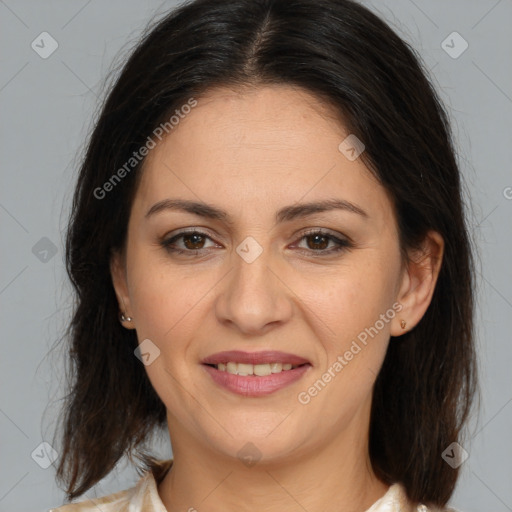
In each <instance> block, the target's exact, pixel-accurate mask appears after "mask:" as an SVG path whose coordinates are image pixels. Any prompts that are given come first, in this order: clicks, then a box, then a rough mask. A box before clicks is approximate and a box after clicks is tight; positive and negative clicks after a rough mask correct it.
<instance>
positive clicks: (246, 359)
mask: <svg viewBox="0 0 512 512" xmlns="http://www.w3.org/2000/svg"><path fill="white" fill-rule="evenodd" d="M230 361H232V362H234V363H244V364H265V363H283V364H285V363H289V364H293V365H295V364H306V363H309V361H308V360H307V359H304V358H303V357H299V356H297V355H295V354H287V353H286V352H278V351H275V350H264V351H261V352H244V351H242V350H228V351H226V352H218V353H217V354H212V355H211V356H208V357H206V358H205V359H203V363H204V364H219V363H229V362H230ZM286 371H292V370H286ZM275 375H279V374H275ZM258 378H259V379H261V378H263V377H258Z"/></svg>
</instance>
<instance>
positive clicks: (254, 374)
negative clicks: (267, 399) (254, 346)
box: [202, 351, 312, 397]
mask: <svg viewBox="0 0 512 512" xmlns="http://www.w3.org/2000/svg"><path fill="white" fill-rule="evenodd" d="M202 365H203V367H204V368H205V370H207V373H208V374H209V375H210V377H211V378H212V379H213V381H214V382H215V383H216V384H218V385H219V386H220V387H221V388H224V389H226V390H228V391H231V392H233V393H236V394H239V395H243V396H246V397H258V396H264V395H268V394H271V393H274V392H275V391H278V390H279V389H282V388H284V387H286V386H288V385H290V384H292V383H294V382H296V381H297V380H299V379H301V378H302V377H303V376H304V374H305V373H306V372H307V371H308V369H309V368H310V367H311V366H312V364H311V363H310V362H309V361H308V360H307V359H304V358H303V357H300V356H297V355H295V354H287V353H284V352H276V351H264V352H243V351H227V352H220V353H217V354H213V355H212V356H209V357H207V358H205V359H204V360H203V361H202Z"/></svg>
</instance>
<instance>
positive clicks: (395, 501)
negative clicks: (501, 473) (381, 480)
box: [366, 482, 461, 512]
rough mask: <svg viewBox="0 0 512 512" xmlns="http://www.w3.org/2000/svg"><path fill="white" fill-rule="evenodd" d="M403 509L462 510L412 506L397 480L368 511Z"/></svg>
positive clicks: (442, 511) (435, 511)
mask: <svg viewBox="0 0 512 512" xmlns="http://www.w3.org/2000/svg"><path fill="white" fill-rule="evenodd" d="M401 510H413V511H414V512H461V511H460V510H456V509H454V508H450V507H446V508H439V507H435V506H432V505H430V506H426V505H424V504H422V503H420V504H418V505H416V506H414V507H412V508H411V504H410V502H409V500H408V498H407V493H406V491H405V487H404V486H403V484H401V483H399V482H396V483H394V484H393V485H391V486H390V487H389V489H388V491H387V492H386V494H385V495H384V496H382V498H380V499H379V500H377V501H376V502H375V503H374V504H373V506H372V507H370V508H369V509H368V510H367V511H366V512H395V511H396V512H399V511H401Z"/></svg>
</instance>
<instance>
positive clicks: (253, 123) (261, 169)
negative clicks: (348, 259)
mask: <svg viewBox="0 0 512 512" xmlns="http://www.w3.org/2000/svg"><path fill="white" fill-rule="evenodd" d="M197 102H198V103H197V106H196V107H194V108H193V109H192V110H191V111H190V113H188V114H187V115H183V116H182V117H181V119H180V122H179V124H178V126H176V127H175V128H174V129H173V130H172V132H170V134H169V135H167V136H166V137H165V138H164V139H163V140H162V142H161V143H159V144H158V145H157V147H156V148H155V149H153V150H151V151H150V152H149V154H148V156H147V157H146V161H145V163H144V167H143V176H142V180H141V183H140V187H139V189H140V190H139V191H138V194H137V197H138V198H139V202H141V201H142V202H143V203H144V205H145V206H151V205H150V204H149V203H150V202H154V201H158V200H161V199H164V198H165V197H166V196H169V195H172V196H173V197H187V198H192V197H193V196H195V197H193V198H194V199H198V198H201V199H203V200H208V202H215V200H217V201H222V202H226V201H229V202H230V203H231V204H233V206H235V205H237V204H238V205H239V203H237V200H241V199H245V204H246V205H248V204H249V203H250V204H251V205H255V204H258V203H259V204H264V205H266V206H267V207H271V203H275V202H279V203H282V204H284V203H286V204H291V203H294V202H297V201H300V200H301V198H304V199H307V200H315V199H324V198H325V196H326V194H328V195H329V196H330V197H333V196H337V195H341V196H343V197H345V196H350V199H351V200H353V201H355V202H357V201H360V202H363V201H364V202H366V203H370V206H369V209H370V210H371V209H373V210H375V212H374V213H377V211H378V210H379V209H381V210H382V209H389V201H388V198H387V195H386V193H385V190H384V189H383V187H382V186H381V185H380V184H379V183H378V181H377V180H376V179H375V177H374V176H373V175H372V174H371V172H370V171H369V170H368V169H367V168H366V166H365V165H364V163H363V162H362V160H361V159H360V158H357V159H356V160H354V161H351V160H349V159H348V158H347V157H346V156H345V154H344V153H342V152H341V151H340V149H339V145H340V143H341V142H342V141H343V140H345V139H346V138H347V136H349V135H350V133H349V132H348V131H347V129H346V127H345V126H344V125H343V123H342V120H341V118H340V116H339V114H338V112H336V111H335V109H334V108H333V107H330V106H329V105H328V104H326V103H324V102H322V101H321V100H320V99H319V98H317V97H315V96H314V95H312V94H311V93H309V92H307V91H305V90H302V89H298V88H295V87H292V86H284V85H279V86H266V87H262V88H252V89H243V90H231V89H227V88H219V89H214V90H212V91H210V92H208V93H207V94H205V95H204V96H201V97H200V98H197ZM241 196H243V198H242V197H241ZM306 196H307V197H306ZM346 198H348V197H346ZM239 206H240V205H239Z"/></svg>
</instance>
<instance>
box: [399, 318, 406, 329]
mask: <svg viewBox="0 0 512 512" xmlns="http://www.w3.org/2000/svg"><path fill="white" fill-rule="evenodd" d="M406 325H407V322H406V321H405V320H401V321H400V327H401V328H402V329H405V326H406Z"/></svg>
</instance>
